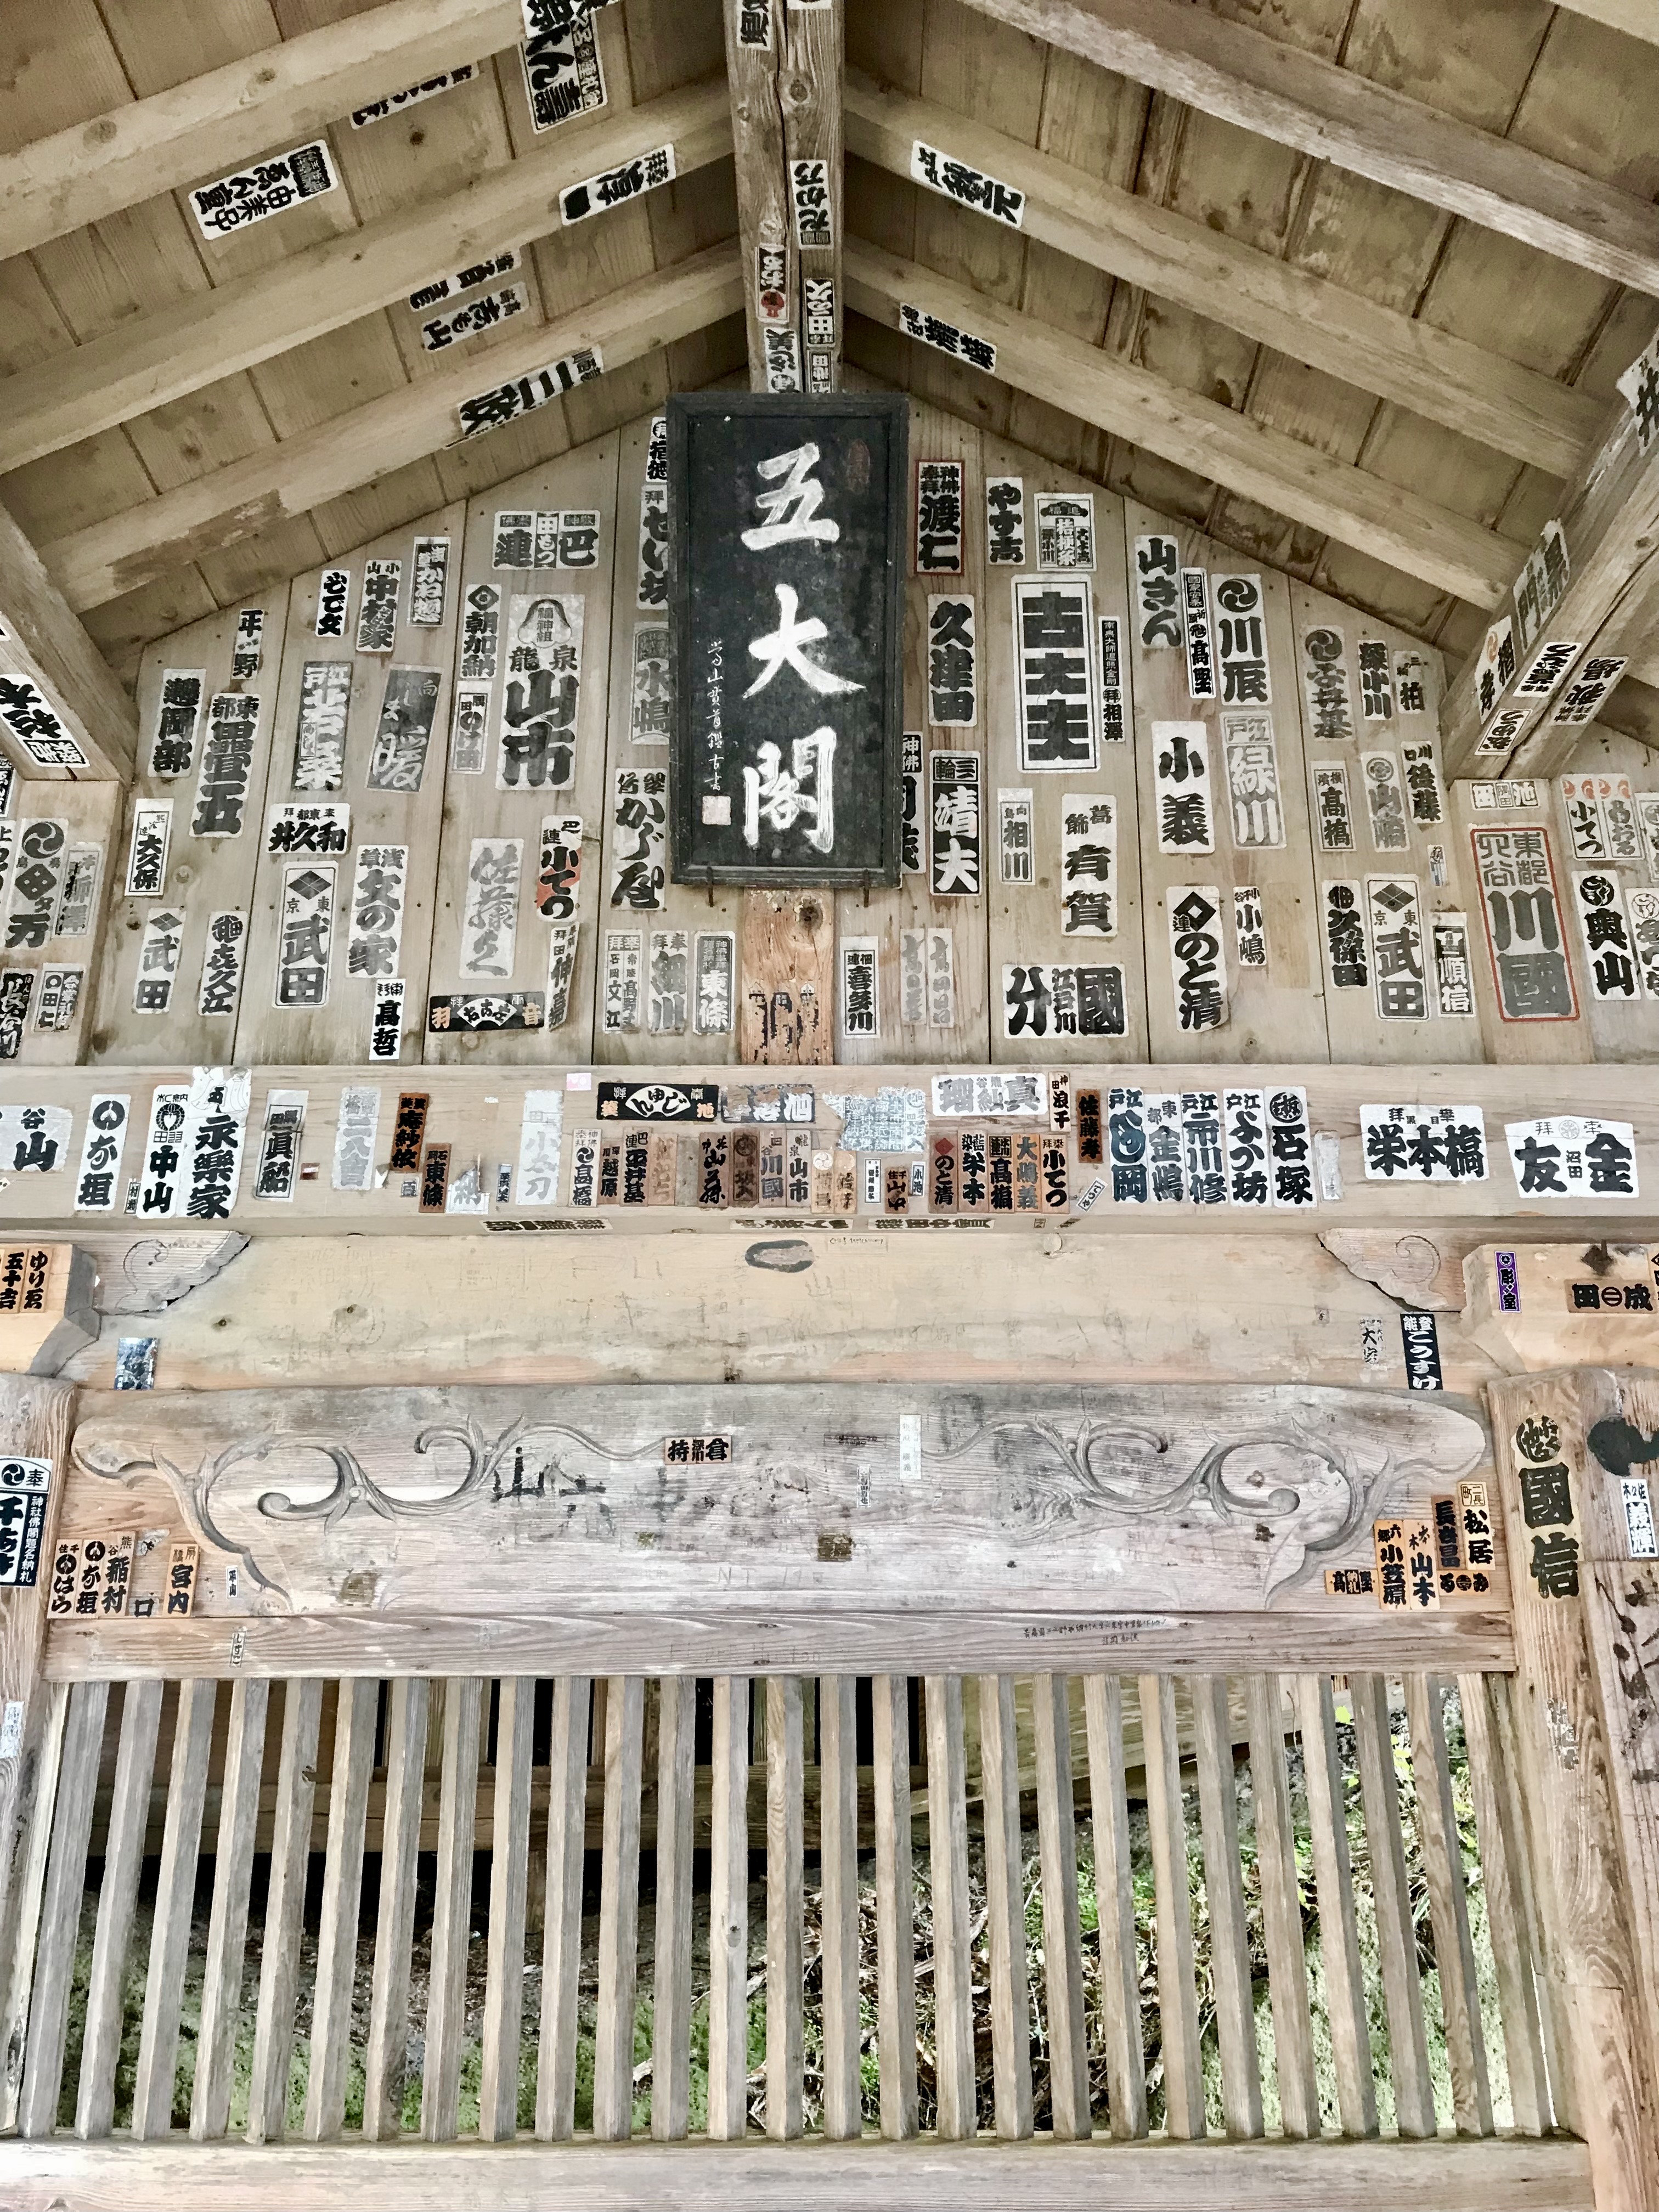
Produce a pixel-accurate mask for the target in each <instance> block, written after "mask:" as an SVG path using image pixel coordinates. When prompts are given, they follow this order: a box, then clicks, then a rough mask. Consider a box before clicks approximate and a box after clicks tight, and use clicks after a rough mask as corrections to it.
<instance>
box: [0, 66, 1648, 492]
mask: <svg viewBox="0 0 1659 2212" xmlns="http://www.w3.org/2000/svg"><path fill="white" fill-rule="evenodd" d="M918 139H920V140H921V141H923V142H924V143H927V145H930V146H933V147H937V148H938V149H939V150H940V151H941V152H943V153H945V154H948V155H952V156H955V157H956V158H957V159H960V160H962V161H966V162H967V163H968V164H969V166H970V167H974V168H976V169H979V170H981V171H982V172H984V173H986V174H987V175H989V176H993V177H995V178H997V179H1000V181H1001V182H1002V183H1004V184H1006V185H1013V186H1014V187H1015V188H1016V189H1017V190H1018V191H1022V192H1024V194H1025V207H1024V223H1023V229H1024V234H1025V235H1026V236H1027V237H1030V238H1035V239H1038V240H1041V241H1042V244H1043V245H1045V246H1053V247H1054V249H1055V251H1056V252H1060V253H1064V254H1067V255H1069V256H1070V257H1071V258H1072V259H1073V260H1074V261H1082V262H1085V263H1087V264H1088V265H1089V266H1090V267H1091V268H1094V269H1099V270H1104V272H1105V273H1106V274H1107V275H1108V276H1115V277H1119V278H1121V280H1122V281H1123V282H1124V283H1129V284H1136V285H1139V286H1140V287H1141V288H1142V289H1145V290H1146V291H1148V292H1152V293H1155V294H1156V295H1158V297H1159V298H1161V299H1165V300H1173V301H1176V302H1177V303H1178V304H1179V305H1180V306H1182V307H1188V308H1191V309H1192V310H1193V312H1194V313H1196V314H1200V315H1204V316H1206V317H1208V318H1209V319H1211V320H1212V321H1214V322H1218V323H1221V324H1224V325H1225V326H1226V327H1227V328H1228V329H1229V330H1234V331H1242V332H1243V335H1244V336H1245V337H1249V338H1254V339H1255V342H1256V343H1258V344H1260V345H1267V346H1272V347H1273V348H1274V349H1275V350H1276V351H1278V352H1280V353H1285V354H1288V355H1290V356H1291V358H1292V359H1293V360H1296V361H1301V362H1307V363H1308V365H1309V366H1310V368H1318V369H1322V370H1324V371H1325V373H1326V374H1328V375H1331V376H1337V377H1340V378H1341V379H1342V380H1343V381H1344V382H1345V383H1346V384H1353V385H1358V386H1359V388H1360V390H1361V391H1364V392H1374V393H1375V394H1376V397H1377V398H1380V399H1388V400H1391V401H1393V402H1394V403H1395V404H1396V405H1397V406H1401V407H1405V408H1408V409H1410V410H1411V411H1412V412H1413V413H1414V414H1418V415H1421V416H1425V417H1426V418H1427V419H1428V420H1429V421H1430V422H1439V423H1443V425H1444V426H1445V427H1446V428H1448V429H1452V430H1457V431H1460V432H1461V433H1462V435H1464V436H1465V437H1468V438H1474V439H1476V440H1478V441H1480V443H1481V444H1482V445H1486V446H1491V447H1495V448H1496V449H1497V450H1498V452H1499V453H1510V454H1513V455H1514V457H1515V458H1516V459H1517V460H1522V461H1527V462H1529V463H1530V464H1531V465H1532V466H1533V467H1534V468H1539V469H1542V470H1544V471H1546V472H1547V474H1549V475H1551V476H1558V477H1566V476H1571V474H1572V472H1573V471H1574V470H1575V469H1577V467H1578V465H1579V464H1580V462H1581V461H1582V460H1583V458H1584V454H1585V452H1586V449H1587V448H1588V447H1589V444H1590V442H1591V441H1592V440H1593V439H1594V437H1595V435H1596V433H1597V431H1598V430H1599V429H1600V428H1601V422H1602V419H1603V417H1604V416H1605V414H1606V408H1605V406H1604V405H1603V404H1602V403H1601V401H1599V400H1596V399H1593V398H1590V397H1589V394H1588V393H1585V392H1575V391H1573V390H1571V387H1570V386H1566V385H1565V384H1558V383H1556V382H1555V381H1554V380H1553V378H1551V377H1547V376H1541V375H1540V374H1538V373H1537V372H1536V371H1535V370H1534V369H1529V368H1522V366H1521V364H1520V363H1519V362H1512V361H1509V360H1506V359H1505V358H1504V356H1503V355H1501V354H1494V353H1489V352H1488V351H1487V350H1486V349H1485V348H1484V347H1482V346H1478V345H1474V344H1471V343H1469V341H1468V339H1466V338H1460V337H1454V336H1453V335H1452V334H1451V333H1450V332H1449V331H1440V330H1437V329H1435V328H1434V327H1433V325H1431V324H1428V323H1424V322H1419V321H1417V320H1416V319H1414V318H1413V317H1412V316H1410V315H1403V314H1401V313H1398V312H1397V310H1395V309H1394V308H1392V307H1383V306H1381V305H1380V304H1379V303H1378V302H1377V301H1374V300H1369V299H1366V298H1365V297H1364V295H1361V294H1359V293H1357V292H1351V291H1348V290H1346V289H1345V288H1344V287H1343V286H1341V285H1340V284H1332V283H1328V282H1327V281H1326V280H1325V279H1324V278H1322V277H1319V276H1310V275H1308V274H1307V273H1306V271H1305V270H1300V269H1296V268H1292V267H1291V265H1290V264H1288V263H1286V262H1284V261H1281V260H1279V258H1278V257H1277V256H1276V255H1274V254H1271V253H1263V252H1261V251H1260V250H1259V249H1258V248H1257V247H1255V246H1246V245H1244V244H1243V242H1242V241H1240V240H1237V239H1232V238H1229V237H1228V236H1227V235H1226V234H1225V233H1223V232H1220V231H1214V230H1212V229H1211V228H1209V227H1208V225H1207V224H1205V223H1201V222H1194V221H1193V220H1192V219H1191V218H1190V216H1183V215H1178V214H1176V213H1175V212H1174V211H1173V210H1170V209H1168V208H1163V207H1160V206H1158V204H1157V203H1156V202H1155V201H1153V200H1148V199H1142V198H1140V197H1139V196H1138V195H1137V194H1135V193H1133V192H1127V191H1120V190H1119V189H1118V188H1117V187H1116V186H1115V185H1111V184H1109V183H1107V182H1105V181H1104V180H1103V179H1098V178H1096V177H1092V176H1090V175H1089V174H1087V173H1086V172H1085V171H1083V170H1081V169H1076V168H1073V167H1070V166H1069V165H1068V164H1067V163H1066V162H1064V161H1055V160H1054V158H1053V156H1052V155H1048V154H1042V153H1039V152H1037V151H1036V149H1033V148H1031V147H1030V146H1027V145H1024V144H1023V143H1021V142H1020V141H1019V140H1018V139H1016V138H1010V137H1006V135H1005V134H1004V133H1003V132H1002V131H997V130H994V129H992V128H991V127H990V126H989V125H987V124H983V123H977V122H975V121H973V120H972V119H970V118H969V117H967V116H963V115H957V114H954V113H953V112H951V110H950V109H948V108H945V107H940V106H938V105H937V104H936V103H935V102H933V101H932V100H910V99H907V98H906V97H905V96H904V95H903V94H900V93H896V92H889V91H886V90H884V89H883V88H880V87H878V86H877V85H875V84H872V82H870V81H869V80H868V79H867V78H865V77H862V76H856V75H854V76H849V77H848V82H847V144H848V151H849V152H851V153H854V154H857V155H860V156H861V157H862V159H864V160H865V161H872V162H874V163H876V164H877V166H878V167H881V168H884V169H887V170H889V171H890V172H891V173H892V174H893V175H895V176H901V177H908V176H910V175H911V174H912V173H913V171H912V168H911V148H912V147H913V146H914V145H915V143H916V141H917V140H918ZM3 390H4V387H3V386H0V392H3ZM4 441H5V433H4V430H3V428H0V453H3V451H4Z"/></svg>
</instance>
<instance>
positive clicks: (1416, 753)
mask: <svg viewBox="0 0 1659 2212" xmlns="http://www.w3.org/2000/svg"><path fill="white" fill-rule="evenodd" d="M1400 757H1401V763H1402V765H1403V766H1404V769H1405V771H1406V803H1407V805H1408V806H1409V807H1410V809H1411V817H1412V820H1413V822H1414V823H1416V825H1417V827H1418V828H1419V829H1433V828H1435V827H1436V826H1437V824H1438V823H1442V822H1443V821H1444V820H1445V818H1446V805H1445V795H1444V793H1443V792H1442V790H1441V788H1440V769H1439V766H1438V763H1437V762H1436V759H1435V757H1434V740H1433V738H1419V740H1418V742H1417V743H1416V744H1409V743H1407V744H1403V745H1401V749H1400Z"/></svg>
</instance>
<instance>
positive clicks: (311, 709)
mask: <svg viewBox="0 0 1659 2212" xmlns="http://www.w3.org/2000/svg"><path fill="white" fill-rule="evenodd" d="M351 667H352V664H351V663H350V661H349V660H307V662H306V663H305V665H304V666H303V667H302V668H301V671H300V716H299V720H298V722H297V723H296V725H295V732H294V788H295V791H338V790H339V789H340V787H341V786H342V785H343V783H344V781H345V749H346V720H347V716H348V714H349V709H350V706H351ZM197 834H198V835H200V832H199V831H198V832H197Z"/></svg>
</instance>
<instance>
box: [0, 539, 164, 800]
mask: <svg viewBox="0 0 1659 2212" xmlns="http://www.w3.org/2000/svg"><path fill="white" fill-rule="evenodd" d="M0 671H3V672H4V673H5V674H6V675H9V676H15V675H21V676H25V677H27V678H28V680H29V681H30V682H31V683H32V684H35V685H36V686H38V688H39V689H40V691H41V692H42V693H43V694H44V695H45V697H46V702H47V704H48V705H49V706H51V707H53V708H56V709H57V712H58V715H59V716H60V717H61V719H62V720H63V723H64V728H65V729H66V730H68V732H69V733H70V736H71V737H72V738H74V739H75V741H76V744H78V745H79V746H80V748H81V750H82V752H83V753H85V755H86V756H87V759H88V763H89V770H88V773H89V775H90V776H91V777H92V778H93V779H96V780H100V781H106V782H110V781H113V782H118V783H130V782H131V781H132V774H133V762H134V760H135V758H136V757H137V750H138V718H137V714H136V712H135V711H134V708H133V704H132V702H131V699H129V698H128V696H127V695H126V693H125V691H124V690H122V689H121V686H120V684H119V683H118V681H117V679H116V676H115V672H114V671H113V670H112V668H111V667H110V665H109V663H108V662H107V661H106V659H104V656H103V654H102V653H100V652H99V650H98V648H97V647H96V646H95V645H94V643H93V641H92V640H91V639H90V638H89V637H88V635H87V633H86V631H85V629H83V628H82V624H81V623H80V622H79V620H78V619H77V618H76V615H75V614H74V612H73V611H71V609H70V606H69V604H68V602H67V601H66V600H65V599H64V595H63V593H62V592H61V591H59V589H58V586H57V585H56V584H55V583H54V582H53V581H52V577H51V576H50V574H48V573H47V570H46V565H45V563H44V562H42V561H41V559H40V555H39V554H38V553H37V552H36V551H35V550H34V548H33V545H31V544H29V541H28V539H27V538H26V537H25V536H24V534H23V532H21V530H20V529H19V528H18V526H17V524H16V523H15V521H14V520H13V519H12V517H11V516H10V515H9V514H8V513H7V512H6V510H5V508H4V507H0ZM16 757H17V758H18V759H19V762H20V763H21V761H22V759H23V755H22V753H21V750H18V751H17V756H16ZM24 772H25V773H26V774H27V773H29V772H30V771H29V770H28V769H25V771H24ZM35 772H36V773H38V772H39V771H38V770H37V771H35Z"/></svg>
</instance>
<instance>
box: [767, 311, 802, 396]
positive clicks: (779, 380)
mask: <svg viewBox="0 0 1659 2212" xmlns="http://www.w3.org/2000/svg"><path fill="white" fill-rule="evenodd" d="M761 350H762V356H763V361H764V362H765V367H766V388H767V390H768V391H769V392H799V390H800V388H801V384H800V337H799V333H798V332H797V331H793V330H790V329H787V328H785V327H784V326H782V325H780V324H777V323H765V324H763V325H762V326H761Z"/></svg>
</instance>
